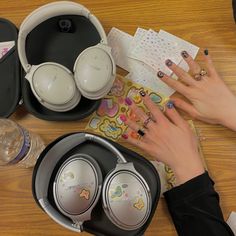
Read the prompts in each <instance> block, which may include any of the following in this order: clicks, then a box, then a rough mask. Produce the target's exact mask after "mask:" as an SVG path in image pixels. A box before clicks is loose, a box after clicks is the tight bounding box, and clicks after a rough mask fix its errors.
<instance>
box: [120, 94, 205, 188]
mask: <svg viewBox="0 0 236 236" xmlns="http://www.w3.org/2000/svg"><path fill="white" fill-rule="evenodd" d="M140 94H141V95H142V99H143V102H144V104H145V106H146V107H147V108H148V110H149V111H150V112H151V117H152V119H150V118H149V116H148V115H147V114H146V113H145V112H144V111H143V110H142V109H140V108H139V107H138V106H137V105H136V104H135V103H134V102H133V101H132V100H131V99H130V98H126V103H127V104H128V105H129V107H130V109H131V110H132V111H133V112H134V113H135V114H136V116H137V117H138V118H139V120H140V121H141V122H142V123H144V124H146V125H144V126H145V127H146V128H145V129H142V128H140V126H139V125H138V123H136V122H134V121H133V120H130V119H129V118H127V117H126V116H125V115H121V116H120V118H121V120H122V121H123V122H124V123H125V124H126V125H128V126H129V128H131V129H132V130H133V131H135V132H137V133H138V132H139V134H141V136H140V139H135V138H133V137H131V136H129V135H128V134H123V135H122V137H123V138H124V139H126V140H127V141H128V142H129V143H131V144H134V145H135V146H137V147H139V148H141V149H143V150H144V151H145V152H147V153H148V154H150V155H151V156H153V157H154V158H155V159H157V160H158V161H161V162H163V163H165V164H167V165H168V166H169V167H170V168H171V169H172V170H173V171H174V173H175V176H176V179H177V181H178V183H179V184H181V183H184V182H186V181H188V180H190V179H192V178H194V177H196V176H198V175H200V174H202V173H204V171H205V170H204V166H203V163H202V160H201V157H200V155H199V152H198V142H197V138H196V136H195V135H194V133H193V131H192V130H191V128H190V126H189V124H188V122H186V121H185V120H184V119H183V118H182V117H181V116H180V115H179V113H178V112H177V111H176V110H175V108H174V105H173V103H172V102H171V101H170V102H169V103H167V105H166V112H165V115H166V116H165V115H164V114H163V113H162V111H161V110H160V109H159V107H158V106H157V105H156V104H155V103H153V102H152V100H151V99H150V97H149V96H148V95H146V94H145V92H144V91H141V92H140ZM140 129H141V131H140ZM142 132H144V133H142ZM143 134H144V135H143ZM142 135H143V136H142Z"/></svg>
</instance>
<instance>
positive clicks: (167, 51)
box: [129, 30, 182, 75]
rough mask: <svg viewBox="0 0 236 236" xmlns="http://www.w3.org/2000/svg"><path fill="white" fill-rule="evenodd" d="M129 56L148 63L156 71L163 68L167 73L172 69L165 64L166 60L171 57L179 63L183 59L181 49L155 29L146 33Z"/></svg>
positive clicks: (169, 73) (170, 72)
mask: <svg viewBox="0 0 236 236" xmlns="http://www.w3.org/2000/svg"><path fill="white" fill-rule="evenodd" d="M129 56H130V57H131V58H133V59H137V60H140V61H142V62H144V63H146V64H147V65H149V66H150V67H152V68H153V69H154V70H155V71H159V70H161V71H163V72H164V73H166V74H167V75H171V74H172V71H171V70H170V69H169V68H168V67H167V66H166V65H165V61H166V60H167V59H171V60H172V61H173V62H174V63H176V64H179V63H180V62H181V60H182V57H181V55H180V52H179V49H178V48H176V46H175V45H174V44H173V42H171V41H168V40H166V39H163V38H160V37H159V35H158V33H157V32H155V31H153V30H148V31H147V32H146V33H145V35H144V36H143V38H142V40H141V41H139V43H138V44H137V45H136V47H135V48H134V49H133V50H132V51H131V52H130V53H129Z"/></svg>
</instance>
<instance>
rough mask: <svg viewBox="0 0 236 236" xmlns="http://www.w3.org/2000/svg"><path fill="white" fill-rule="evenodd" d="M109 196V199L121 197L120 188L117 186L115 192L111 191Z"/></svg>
mask: <svg viewBox="0 0 236 236" xmlns="http://www.w3.org/2000/svg"><path fill="white" fill-rule="evenodd" d="M110 196H111V198H113V199H114V198H119V197H121V196H122V188H121V187H120V186H117V187H116V188H115V191H114V190H111V192H110Z"/></svg>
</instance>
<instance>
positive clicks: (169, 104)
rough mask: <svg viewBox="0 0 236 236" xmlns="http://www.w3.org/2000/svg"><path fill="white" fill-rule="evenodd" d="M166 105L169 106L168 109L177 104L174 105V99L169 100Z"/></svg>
mask: <svg viewBox="0 0 236 236" xmlns="http://www.w3.org/2000/svg"><path fill="white" fill-rule="evenodd" d="M166 106H167V108H168V109H172V108H174V107H175V105H174V102H173V101H169V102H168V103H167V104H166Z"/></svg>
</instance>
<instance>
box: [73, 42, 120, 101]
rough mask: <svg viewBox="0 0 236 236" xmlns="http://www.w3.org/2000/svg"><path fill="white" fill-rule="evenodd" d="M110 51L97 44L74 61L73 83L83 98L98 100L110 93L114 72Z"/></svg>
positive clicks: (106, 47) (108, 48)
mask: <svg viewBox="0 0 236 236" xmlns="http://www.w3.org/2000/svg"><path fill="white" fill-rule="evenodd" d="M110 50H111V49H110V47H108V46H106V45H103V44H98V45H96V46H93V47H89V48H87V49H86V50H84V51H83V52H82V53H81V54H80V55H79V56H78V58H77V59H76V62H75V65H74V76H75V82H76V85H77V87H78V89H79V90H80V92H81V93H82V95H83V96H84V97H86V98H89V99H100V98H102V97H104V96H105V95H106V94H107V93H108V92H109V91H110V89H111V87H112V85H113V82H114V80H115V70H116V69H115V65H114V61H113V59H112V56H111V53H110Z"/></svg>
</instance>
